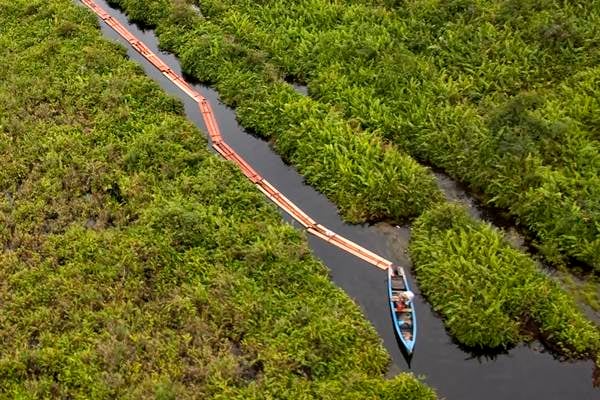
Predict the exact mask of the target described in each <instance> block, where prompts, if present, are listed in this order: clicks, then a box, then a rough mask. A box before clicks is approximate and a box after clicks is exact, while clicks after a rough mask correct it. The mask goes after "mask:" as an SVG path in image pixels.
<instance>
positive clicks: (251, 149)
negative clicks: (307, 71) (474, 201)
mask: <svg viewBox="0 0 600 400" xmlns="http://www.w3.org/2000/svg"><path fill="white" fill-rule="evenodd" d="M98 4H99V5H100V6H101V7H103V8H104V9H105V10H107V11H109V12H110V14H111V15H112V16H113V17H114V18H116V19H117V20H119V21H120V22H121V23H123V24H124V25H125V26H127V27H128V29H129V30H130V31H131V32H132V33H133V34H134V35H136V36H137V37H138V39H140V40H142V41H143V42H144V43H145V44H146V45H147V46H148V47H149V48H150V49H151V50H152V51H154V52H156V53H157V54H160V56H161V58H162V59H163V61H165V62H166V63H167V64H168V65H169V66H170V67H171V68H172V69H173V70H174V71H175V72H177V73H179V74H181V67H180V65H179V62H178V61H177V59H176V58H175V57H174V56H173V55H171V54H167V53H164V52H161V51H160V50H158V45H157V40H156V37H155V36H154V34H153V32H152V31H149V30H142V29H140V28H138V27H137V26H135V25H132V24H130V23H129V22H128V21H127V18H126V17H125V16H124V15H123V14H122V13H121V12H120V11H118V10H115V9H113V8H110V7H109V6H108V5H107V4H106V2H105V1H103V0H100V1H98ZM100 25H101V28H102V32H103V33H104V35H105V36H106V37H108V38H110V39H111V40H114V41H117V42H119V43H122V44H123V45H124V46H125V47H126V48H127V51H128V55H129V57H130V58H131V59H133V60H135V61H136V62H138V63H139V64H140V65H141V66H142V68H143V69H144V71H145V72H146V74H147V75H148V76H149V77H151V78H152V79H153V80H154V81H156V82H157V83H158V84H159V85H160V86H161V87H162V88H163V89H164V90H165V91H166V92H167V93H169V94H171V95H173V96H175V97H177V98H179V99H180V100H181V101H182V102H183V104H184V107H185V112H186V115H187V117H188V119H189V120H191V121H192V122H194V123H195V124H196V125H197V126H198V127H199V128H200V129H202V130H204V131H206V129H205V126H204V123H203V120H202V116H201V114H200V112H199V110H198V107H197V104H196V103H195V102H194V101H193V100H192V99H190V98H188V97H187V96H186V95H184V94H183V93H182V92H181V91H180V90H179V89H178V88H176V87H175V86H174V85H173V84H171V82H169V81H168V80H167V79H166V78H165V77H164V76H163V75H162V74H161V73H160V72H158V71H157V70H156V69H155V68H154V67H153V66H152V65H150V64H149V63H148V62H147V61H146V60H145V59H143V58H142V57H141V56H140V55H139V54H138V53H136V52H135V51H134V50H133V49H132V48H131V47H130V46H129V45H128V44H127V43H126V42H124V41H123V40H122V39H121V38H120V37H119V36H118V35H117V34H116V33H114V32H113V31H112V30H111V29H110V28H108V27H107V26H106V25H105V24H104V23H100ZM190 83H193V85H194V87H195V88H196V89H198V90H199V91H201V92H202V94H203V95H204V96H206V97H207V98H208V100H209V101H210V102H211V104H212V105H213V111H214V113H215V117H216V118H217V121H218V123H219V126H220V128H221V132H222V134H223V137H224V139H225V140H226V141H227V142H228V143H229V144H230V145H231V146H232V147H233V148H234V150H235V151H236V152H238V153H239V154H240V155H241V156H242V157H243V158H244V159H246V160H247V161H248V162H249V163H250V164H251V165H252V166H253V167H254V168H255V169H256V170H257V172H259V173H260V174H261V175H263V176H264V177H265V178H266V179H268V180H269V181H270V182H271V183H272V184H273V185H275V186H276V187H277V188H278V189H279V190H280V191H281V192H282V193H284V194H285V195H286V196H288V197H289V198H290V199H291V200H292V201H293V202H295V203H296V204H298V205H299V206H300V207H301V208H302V209H304V210H305V211H306V212H307V213H308V214H309V215H311V216H312V217H313V218H314V219H315V220H317V221H319V222H320V223H322V224H324V225H325V226H327V227H328V228H330V229H332V230H334V231H336V232H338V233H340V234H342V235H344V236H346V237H348V238H349V239H350V240H353V241H355V242H357V243H360V244H361V245H363V246H365V247H366V248H368V249H370V250H372V251H374V252H376V253H378V254H380V255H382V256H383V257H386V258H388V259H390V260H392V261H393V262H395V263H397V264H398V265H402V266H403V267H404V269H405V271H406V272H407V273H408V274H409V284H410V286H411V288H412V289H413V291H414V292H415V299H414V300H413V301H414V303H415V309H416V312H417V317H418V323H419V335H418V338H417V343H416V350H415V353H414V355H413V356H412V357H405V356H404V355H403V354H402V349H403V347H402V345H401V344H400V343H398V339H397V338H396V333H395V330H394V328H393V326H392V322H391V318H390V310H389V302H388V298H387V290H386V288H387V286H386V279H387V274H386V273H385V271H381V270H379V269H377V268H373V267H371V266H370V265H369V264H367V263H365V262H363V261H361V260H359V259H357V258H355V257H354V256H351V255H350V254H347V253H345V252H343V251H341V250H339V249H337V248H335V247H333V246H331V245H330V244H328V243H326V242H323V241H322V240H320V239H318V238H315V237H312V236H309V237H308V242H309V245H310V247H311V249H312V251H313V253H314V254H315V255H316V256H317V257H318V258H319V259H321V260H322V261H323V262H324V263H325V264H326V265H327V266H328V268H329V269H330V275H331V278H332V280H333V281H334V282H335V283H336V284H337V285H338V286H339V287H341V288H342V289H344V290H345V291H346V292H347V293H348V295H349V296H350V297H352V298H353V299H354V300H355V301H356V302H357V303H358V304H359V305H360V306H361V308H362V310H363V312H364V314H365V315H366V317H367V318H368V319H369V320H370V321H371V323H372V324H373V326H374V327H375V329H376V330H377V332H378V333H379V336H380V337H381V339H382V341H383V344H384V346H385V347H386V349H387V350H388V352H389V354H390V356H391V359H392V364H391V366H390V370H389V373H388V375H389V376H392V375H395V374H397V373H399V372H401V371H403V370H407V369H410V370H411V371H412V372H414V373H415V374H417V375H423V376H424V377H425V381H426V382H427V383H428V384H430V385H431V386H433V387H434V388H436V390H438V392H439V394H440V395H441V396H443V397H446V398H449V399H481V398H486V399H490V400H492V399H498V400H499V399H507V398H510V399H512V400H516V399H533V398H535V399H538V398H539V399H547V400H551V399H578V400H585V399H593V398H595V397H596V396H597V392H596V393H595V391H594V390H593V388H592V386H591V380H590V375H591V373H592V365H593V364H592V362H591V361H581V362H568V363H567V362H558V361H557V360H555V359H554V357H553V356H552V355H551V354H549V353H548V352H546V351H542V350H541V349H543V347H542V346H541V345H540V344H539V343H536V342H534V343H533V344H529V345H521V346H517V347H515V348H513V349H511V350H510V351H507V352H506V353H500V354H495V355H493V356H488V355H484V354H472V353H470V352H465V351H463V349H461V348H460V347H459V346H457V345H456V344H455V343H453V341H452V339H451V338H450V336H448V334H447V332H446V331H445V328H444V325H443V324H442V322H441V320H440V318H439V317H438V315H436V313H435V312H434V311H433V310H432V308H431V306H430V305H429V304H428V303H427V302H426V301H425V300H424V298H423V296H422V295H421V293H420V290H419V287H418V285H416V283H415V282H414V279H412V277H411V276H410V275H411V272H412V271H411V264H410V259H409V257H408V255H407V249H408V241H409V238H410V228H409V227H407V226H391V225H389V224H385V223H379V224H375V225H349V224H346V223H344V222H343V221H342V220H341V218H340V217H339V215H338V212H337V209H336V207H335V205H334V204H332V203H331V202H330V201H329V200H328V199H327V198H325V197H324V196H323V195H321V194H320V193H318V192H316V191H315V190H314V189H313V188H311V187H310V186H307V185H305V184H304V179H303V177H302V176H301V175H299V174H298V173H297V172H296V171H295V170H294V169H293V168H292V167H290V166H289V165H286V164H285V163H284V162H283V161H282V160H281V158H280V157H279V156H278V155H277V154H275V153H274V152H273V151H272V149H271V148H270V146H269V143H267V142H265V141H263V140H261V139H260V138H258V137H256V136H253V135H251V134H249V133H247V132H246V131H244V130H243V129H242V128H241V127H240V126H239V124H238V123H237V120H236V116H235V111H233V110H232V109H230V108H228V107H226V106H225V105H223V104H222V103H221V102H220V100H219V95H218V93H217V92H215V91H214V90H213V89H211V88H209V87H206V86H203V85H201V84H198V83H197V82H190ZM296 90H297V91H299V92H302V91H303V90H304V89H303V88H302V87H300V86H299V87H298V88H296ZM442 187H443V185H442ZM453 190H454V189H453ZM446 192H448V191H447V190H446ZM455 195H457V196H462V195H463V194H460V193H459V191H458V189H456V192H455ZM464 196H466V195H464ZM466 197H468V196H466ZM280 213H281V214H282V216H283V218H284V219H285V220H286V221H288V223H290V224H292V225H293V226H296V227H298V228H300V227H299V225H298V224H297V223H295V222H294V221H293V220H292V219H291V218H290V217H289V216H288V215H287V214H285V213H283V212H281V211H280Z"/></svg>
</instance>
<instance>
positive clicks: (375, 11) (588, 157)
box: [176, 0, 600, 271]
mask: <svg viewBox="0 0 600 400" xmlns="http://www.w3.org/2000/svg"><path fill="white" fill-rule="evenodd" d="M176 3H177V2H176ZM196 3H197V4H198V6H199V7H200V10H201V12H202V14H203V16H204V17H205V18H207V19H208V20H209V21H211V22H214V23H217V24H219V25H220V26H221V27H222V29H223V30H225V32H226V33H227V34H228V35H231V36H232V37H233V39H232V40H235V41H236V44H237V46H238V48H239V49H245V50H244V51H246V50H248V49H251V50H252V51H255V52H256V51H257V50H256V49H259V50H260V51H261V54H263V57H264V58H265V60H266V61H268V62H270V63H272V64H274V65H275V66H276V68H278V69H279V70H280V71H281V73H282V74H283V75H286V76H288V77H291V78H293V79H297V80H300V81H304V82H307V83H308V85H309V93H310V94H311V97H313V98H315V99H317V100H319V101H321V102H325V103H327V104H330V105H335V106H337V107H339V109H340V110H341V111H342V112H343V114H344V115H345V116H346V117H347V118H348V119H349V120H351V121H354V122H356V123H358V124H359V125H360V126H361V127H362V128H364V129H368V130H369V131H370V132H374V133H376V134H379V135H380V136H381V137H384V138H385V139H387V140H388V141H390V142H391V143H394V144H395V145H396V146H397V148H400V149H404V150H406V151H408V152H409V153H410V154H412V155H413V156H414V157H417V158H418V159H423V160H426V161H427V162H428V163H431V164H433V165H435V166H437V167H441V168H443V169H444V170H446V171H447V172H448V173H450V174H451V175H452V176H453V177H455V178H457V179H459V180H461V181H462V182H465V183H467V184H468V185H470V187H471V188H472V189H473V190H474V191H476V192H479V193H481V195H482V197H483V199H484V200H486V201H488V202H490V203H492V204H493V205H495V206H497V207H500V208H504V209H507V210H508V211H509V212H510V213H511V214H512V215H513V216H514V217H515V218H516V220H517V221H518V223H519V224H520V225H521V226H522V227H523V228H525V229H527V230H528V231H529V232H530V233H531V235H532V236H533V237H534V238H535V239H536V243H537V245H538V247H539V248H540V250H541V251H542V253H543V254H544V255H545V256H546V257H547V259H548V260H551V261H553V262H556V263H561V262H563V261H564V260H565V259H566V258H574V259H576V260H578V261H580V262H583V263H586V264H588V265H590V266H592V267H594V268H595V269H596V270H597V271H600V173H599V172H600V142H599V140H600V136H599V132H600V120H599V119H598V118H599V117H598V116H599V115H600V100H599V99H600V68H599V67H598V65H599V63H600V45H599V44H600V2H599V1H598V0H587V1H576V2H564V1H559V0H527V1H521V0H500V1H498V0H494V1H492V0H432V1H402V2H400V1H383V0H382V1H372V0H355V1H350V2H348V1H328V0H301V1H289V0H266V1H260V2H257V1H249V0H202V1H196ZM240 51H242V50H240Z"/></svg>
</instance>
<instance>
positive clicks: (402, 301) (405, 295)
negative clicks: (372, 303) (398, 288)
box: [395, 290, 415, 312]
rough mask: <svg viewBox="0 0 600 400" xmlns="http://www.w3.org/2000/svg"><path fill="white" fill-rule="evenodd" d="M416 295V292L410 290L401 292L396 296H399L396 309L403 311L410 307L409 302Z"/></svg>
mask: <svg viewBox="0 0 600 400" xmlns="http://www.w3.org/2000/svg"><path fill="white" fill-rule="evenodd" d="M414 297H415V294H414V293H413V292H412V291H410V290H407V291H405V292H401V293H400V294H399V295H398V296H396V298H397V300H396V301H395V303H396V311H398V312H402V311H404V310H406V309H407V308H409V304H410V302H411V301H412V299H413V298H414Z"/></svg>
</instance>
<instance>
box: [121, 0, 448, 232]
mask: <svg viewBox="0 0 600 400" xmlns="http://www.w3.org/2000/svg"><path fill="white" fill-rule="evenodd" d="M111 3H113V4H118V5H119V6H121V7H123V8H124V9H125V10H126V11H127V12H128V13H129V15H130V16H131V17H132V19H133V20H135V21H138V22H142V23H143V24H146V25H150V26H154V25H156V26H157V27H158V30H157V34H158V36H159V38H160V42H161V46H162V47H163V48H165V49H166V50H169V51H171V52H173V53H175V54H177V55H178V56H179V58H180V60H181V63H182V67H183V69H184V70H185V71H186V72H187V73H188V74H190V75H192V76H194V77H195V78H197V79H200V80H201V81H203V82H207V83H211V84H213V85H214V86H215V88H216V89H217V90H218V91H219V93H220V95H221V98H222V99H223V100H224V101H225V103H227V104H228V105H230V106H234V107H236V110H237V114H238V118H239V120H240V122H241V124H242V125H243V126H244V127H245V128H247V129H249V130H251V131H253V132H255V133H256V134H258V135H261V136H262V137H265V138H267V139H269V140H271V141H272V142H273V144H274V146H275V148H276V150H277V151H278V152H279V153H280V154H281V155H282V157H283V158H284V159H285V160H287V161H289V162H290V163H291V164H293V165H294V166H296V167H297V169H298V171H299V172H300V173H301V174H302V175H303V176H304V177H305V178H306V181H307V182H308V183H309V184H310V185H312V186H314V187H315V188H317V189H318V190H319V191H320V192H322V193H323V194H325V195H326V196H327V197H329V198H330V199H331V200H332V201H334V202H335V203H336V204H337V205H338V207H339V208H340V211H341V213H342V215H343V216H344V217H345V218H346V219H347V220H349V221H352V222H364V221H377V220H382V219H388V220H394V221H402V220H405V219H408V218H413V217H415V216H418V215H419V214H420V213H421V212H422V211H424V210H425V209H427V207H428V206H429V205H431V204H434V203H436V202H439V201H441V198H442V197H441V193H440V192H439V190H438V189H437V186H436V183H435V180H434V178H433V176H432V175H431V174H429V172H428V170H427V169H426V168H424V167H422V166H420V165H419V164H418V163H416V162H415V161H414V160H413V159H411V158H410V157H409V156H407V155H405V154H402V153H400V152H398V151H397V150H396V149H394V148H392V147H389V146H384V144H383V142H382V141H381V139H380V138H378V137H377V135H375V134H374V133H373V132H367V131H362V130H361V129H360V128H359V127H358V124H356V123H352V121H350V122H349V121H346V120H345V119H344V118H343V117H342V116H341V115H340V113H339V112H338V111H336V110H335V109H333V108H332V107H330V106H328V105H324V104H322V103H319V102H317V101H315V100H312V99H311V98H309V97H305V96H302V95H301V94H299V93H297V92H295V91H294V89H293V88H292V87H291V86H290V85H289V84H287V83H286V82H285V81H283V79H282V77H281V73H280V72H279V71H278V70H277V68H275V67H273V66H272V65H271V64H269V63H267V62H266V60H265V57H264V55H263V53H262V52H261V51H257V50H254V49H248V48H245V47H243V46H241V45H240V44H238V43H237V42H236V41H235V39H232V38H231V36H229V35H226V34H225V33H224V32H223V31H222V30H221V28H220V27H218V25H217V24H213V23H211V22H209V21H207V20H205V19H203V18H200V17H199V16H197V15H196V14H195V13H194V12H193V11H191V9H189V8H186V7H185V5H184V3H182V2H175V3H174V4H175V5H174V6H173V7H170V6H169V5H168V4H165V1H159V0H154V1H145V2H138V1H127V0H124V1H114V0H113V1H111ZM161 6H164V11H163V13H162V15H159V14H158V13H157V12H154V11H152V12H146V10H148V9H150V10H158V9H160V7H161Z"/></svg>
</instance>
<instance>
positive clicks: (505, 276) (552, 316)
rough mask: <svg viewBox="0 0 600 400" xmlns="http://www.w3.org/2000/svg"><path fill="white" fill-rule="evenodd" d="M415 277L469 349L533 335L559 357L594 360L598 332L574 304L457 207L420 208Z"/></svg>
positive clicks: (413, 239) (598, 347)
mask: <svg viewBox="0 0 600 400" xmlns="http://www.w3.org/2000/svg"><path fill="white" fill-rule="evenodd" d="M410 254H411V259H412V260H413V262H414V268H415V272H416V275H417V280H418V282H419V285H420V287H421V290H422V291H423V293H424V294H425V295H426V296H427V298H428V299H429V301H430V302H431V303H432V305H433V307H434V309H435V310H436V311H437V312H439V313H440V314H441V315H442V317H443V318H444V323H445V325H446V327H447V328H448V330H449V331H450V333H451V334H452V336H453V337H455V338H456V339H457V340H458V341H459V342H460V343H462V344H463V345H465V346H467V347H472V348H480V349H488V348H498V347H501V348H507V347H512V346H514V345H516V344H517V343H519V342H521V341H524V340H528V339H530V338H531V337H532V333H533V332H532V331H531V328H530V326H529V324H533V325H535V326H536V327H537V329H538V330H539V332H540V335H541V338H542V339H543V340H544V341H545V342H547V343H548V344H549V345H550V346H551V347H553V348H555V349H556V350H557V351H558V352H559V353H560V354H564V355H568V356H570V357H589V358H592V357H594V356H595V355H596V354H598V352H599V351H600V330H599V329H598V327H597V326H595V325H594V324H593V323H592V322H591V321H589V320H588V319H587V318H585V316H584V315H583V314H582V313H581V311H579V309H578V308H577V305H576V304H575V301H574V300H573V298H572V297H571V296H569V295H568V294H567V293H566V292H565V291H564V290H563V289H562V288H561V287H560V286H559V285H558V284H557V283H556V282H555V281H554V280H553V279H552V278H550V277H549V276H547V275H546V274H544V273H543V272H541V271H540V269H539V268H538V266H537V265H536V264H535V262H534V261H533V260H532V259H531V258H530V257H529V256H527V255H526V254H524V253H522V252H520V251H518V250H517V249H515V248H513V247H512V246H511V245H510V244H509V243H508V242H507V241H506V239H505V238H504V237H503V236H502V234H501V233H500V232H499V231H498V230H496V229H494V228H492V227H491V226H490V225H489V224H487V223H484V222H477V221H475V220H473V219H472V218H471V217H470V216H469V215H468V213H467V211H466V210H465V209H464V208H462V207H461V206H458V205H452V204H448V205H443V206H440V207H438V208H436V209H432V210H430V211H428V212H426V213H424V214H423V215H422V216H421V217H420V218H419V219H418V220H417V221H416V222H415V225H414V229H413V233H412V237H411V243H410Z"/></svg>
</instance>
